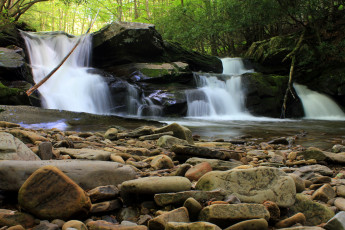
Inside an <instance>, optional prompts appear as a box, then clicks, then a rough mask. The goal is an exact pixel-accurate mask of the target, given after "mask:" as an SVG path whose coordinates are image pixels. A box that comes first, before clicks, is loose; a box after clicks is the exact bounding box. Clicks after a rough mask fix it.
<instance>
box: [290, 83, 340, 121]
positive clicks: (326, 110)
mask: <svg viewBox="0 0 345 230" xmlns="http://www.w3.org/2000/svg"><path fill="white" fill-rule="evenodd" d="M294 88H295V90H296V93H297V95H298V97H299V98H300V99H301V101H302V104H303V109H304V113H305V118H306V119H317V120H345V113H344V112H343V111H342V110H341V108H340V107H339V106H338V105H337V104H336V103H335V102H334V101H333V100H332V99H331V98H329V97H328V96H326V95H324V94H321V93H318V92H316V91H313V90H310V89H308V88H307V87H306V86H304V85H299V84H297V83H294Z"/></svg>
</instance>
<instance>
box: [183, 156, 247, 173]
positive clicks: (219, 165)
mask: <svg viewBox="0 0 345 230" xmlns="http://www.w3.org/2000/svg"><path fill="white" fill-rule="evenodd" d="M202 162H208V163H209V164H210V165H211V167H212V169H213V170H220V171H226V170H230V169H233V168H236V167H238V166H240V165H243V163H242V162H240V161H233V160H229V161H223V160H217V159H205V158H198V157H192V158H189V159H188V160H187V161H186V163H187V164H191V165H197V164H200V163H202Z"/></svg>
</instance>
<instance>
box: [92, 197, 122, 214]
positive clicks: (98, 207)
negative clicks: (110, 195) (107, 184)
mask: <svg viewBox="0 0 345 230" xmlns="http://www.w3.org/2000/svg"><path fill="white" fill-rule="evenodd" d="M120 208H122V202H121V201H120V200H119V199H116V200H111V201H103V202H101V203H95V204H92V206H91V209H90V213H99V212H109V211H114V210H116V209H120Z"/></svg>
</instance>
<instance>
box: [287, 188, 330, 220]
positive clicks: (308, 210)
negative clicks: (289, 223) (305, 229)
mask: <svg viewBox="0 0 345 230" xmlns="http://www.w3.org/2000/svg"><path fill="white" fill-rule="evenodd" d="M290 212H291V214H296V213H299V212H301V213H303V214H304V215H305V217H306V220H307V221H306V225H308V226H316V225H319V224H322V223H326V222H327V221H328V220H329V219H331V218H332V217H333V216H334V212H333V211H332V210H331V209H330V208H329V207H327V206H325V205H322V204H320V203H317V202H314V201H312V200H310V199H309V198H308V197H306V196H305V195H302V194H297V195H296V202H295V204H294V205H292V206H291V207H290Z"/></svg>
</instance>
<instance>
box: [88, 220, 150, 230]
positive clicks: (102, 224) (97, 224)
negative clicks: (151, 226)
mask: <svg viewBox="0 0 345 230" xmlns="http://www.w3.org/2000/svg"><path fill="white" fill-rule="evenodd" d="M86 226H87V227H88V229H89V230H147V227H146V226H143V225H136V226H122V225H119V224H114V223H110V222H107V221H104V220H97V221H90V222H88V223H87V224H86Z"/></svg>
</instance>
